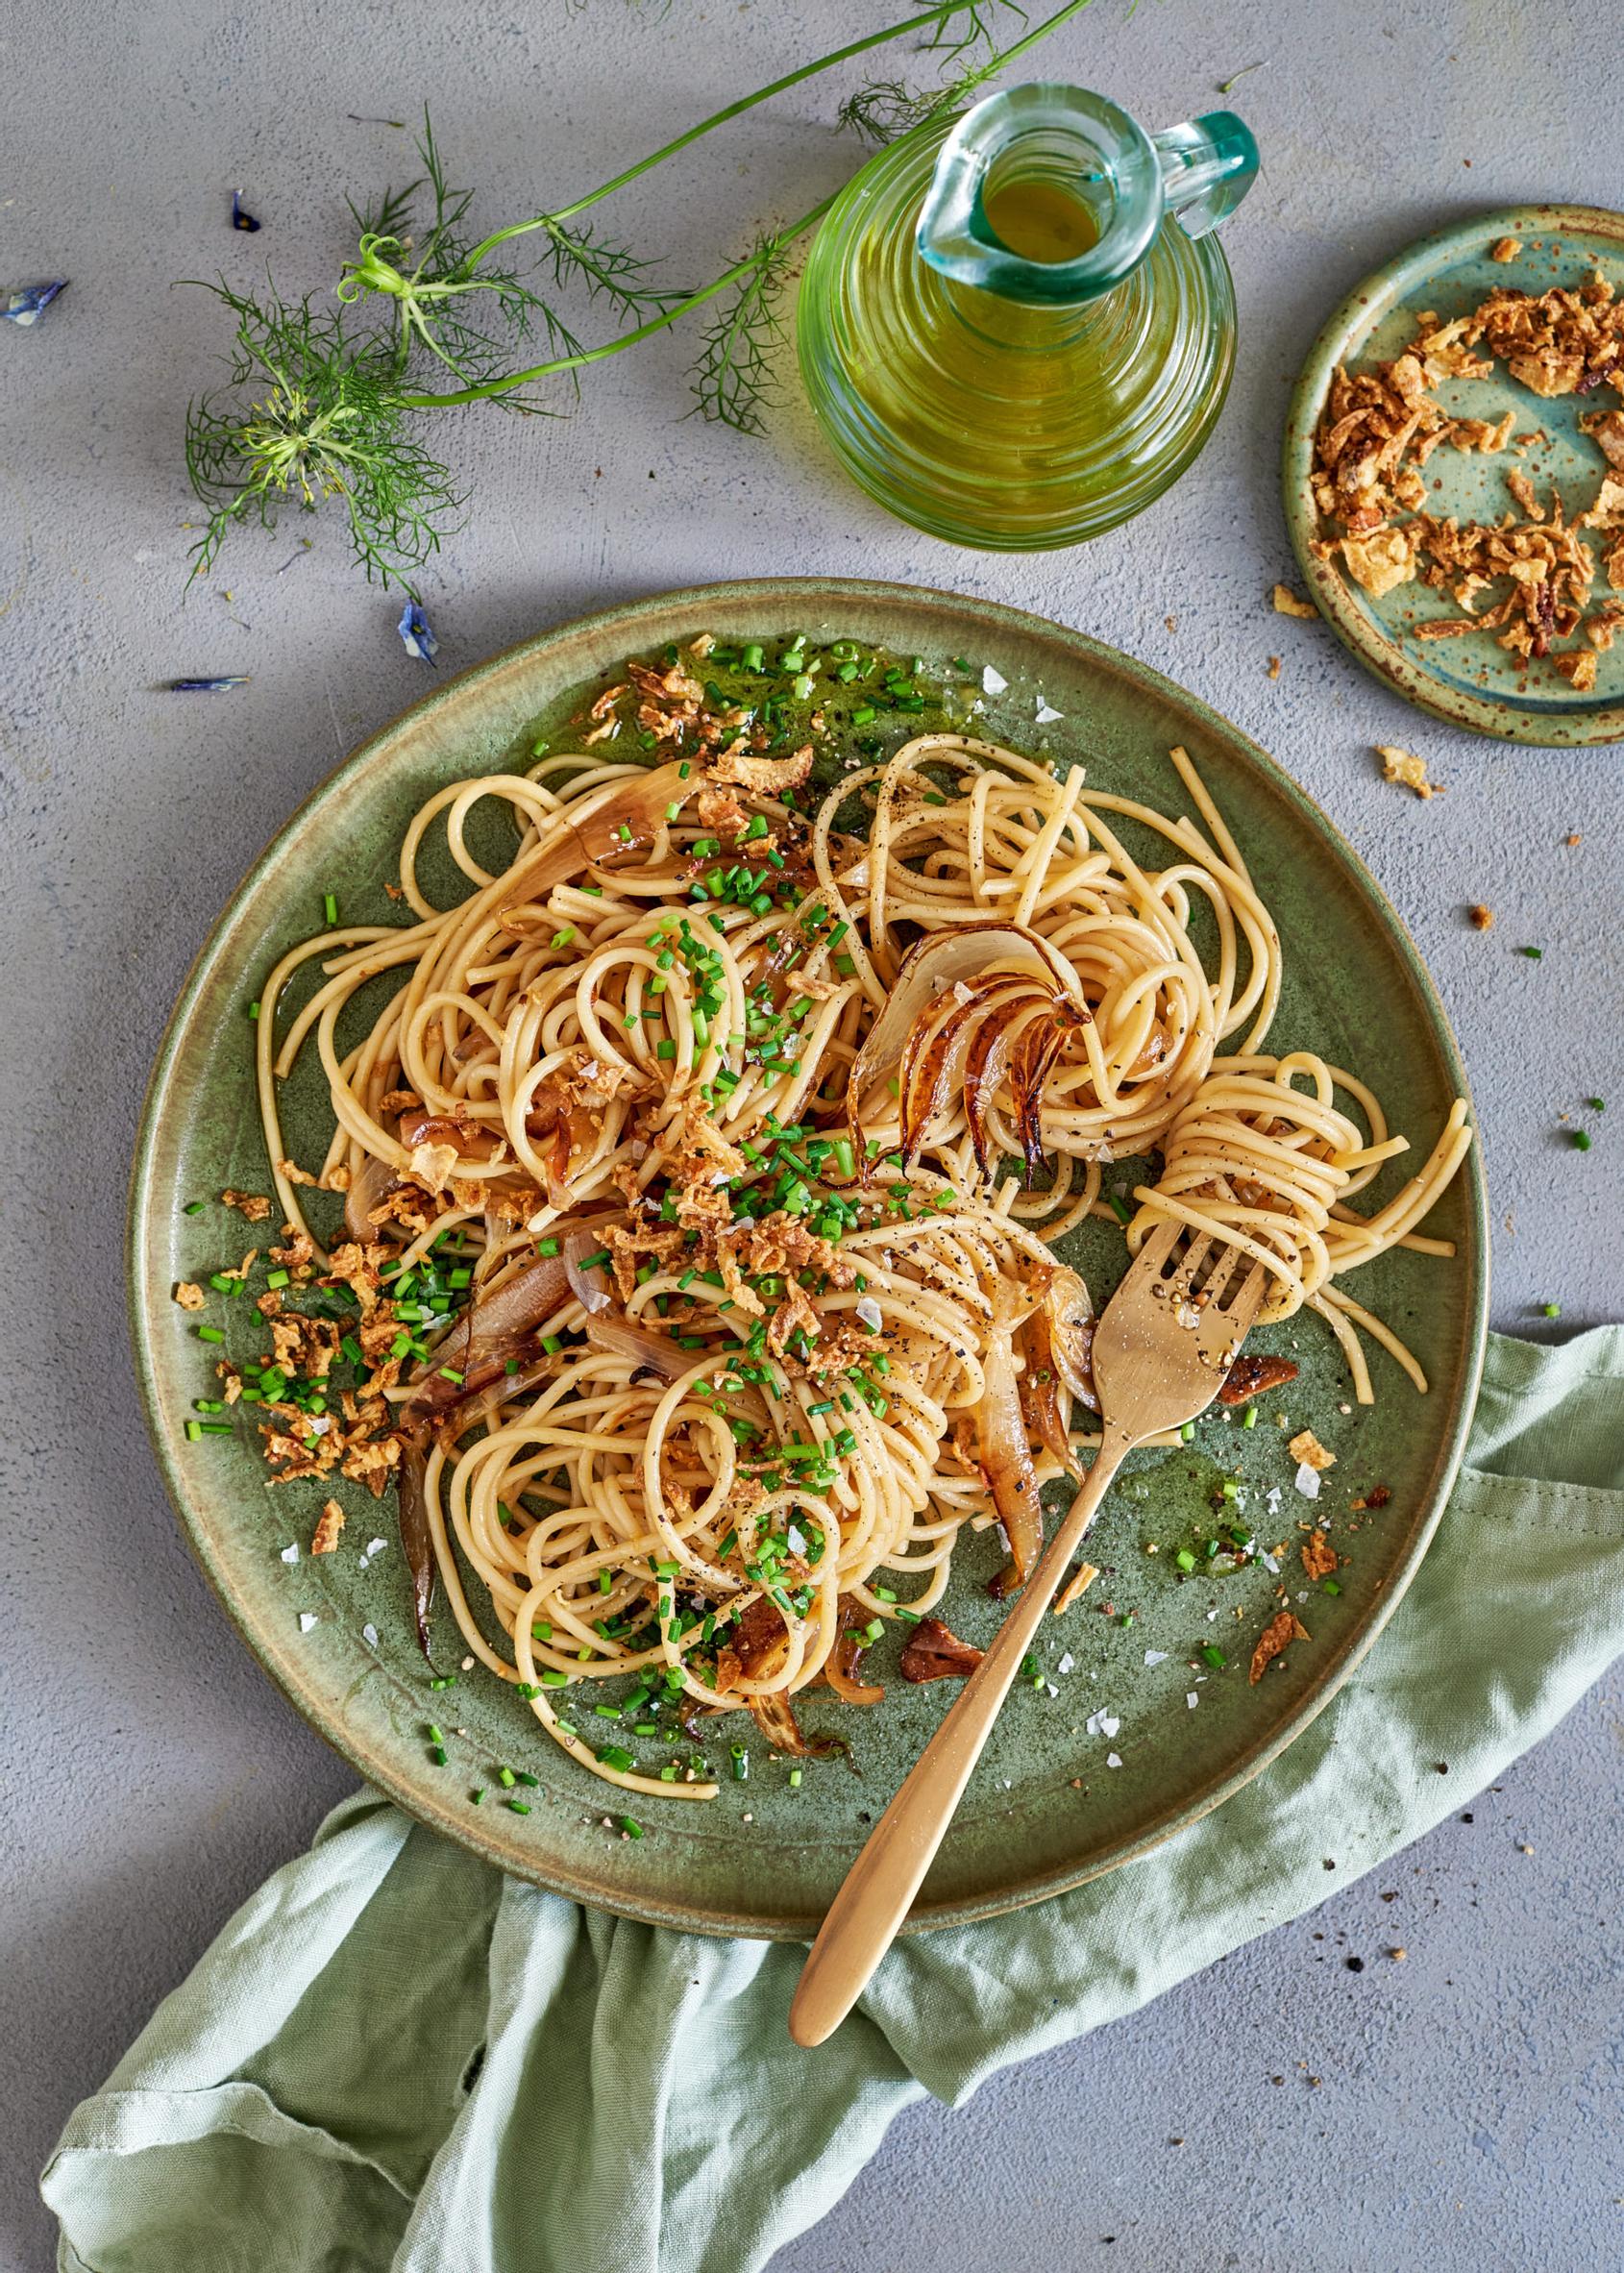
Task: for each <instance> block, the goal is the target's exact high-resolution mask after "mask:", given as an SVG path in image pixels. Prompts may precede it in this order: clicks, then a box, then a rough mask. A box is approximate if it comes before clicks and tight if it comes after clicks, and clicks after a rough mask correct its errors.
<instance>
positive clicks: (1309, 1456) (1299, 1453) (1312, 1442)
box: [1286, 1428, 1337, 1470]
mask: <svg viewBox="0 0 1624 2273" xmlns="http://www.w3.org/2000/svg"><path fill="white" fill-rule="evenodd" d="M1286 1449H1287V1451H1288V1452H1290V1454H1291V1455H1292V1459H1293V1460H1294V1461H1295V1462H1296V1463H1297V1465H1298V1466H1299V1467H1300V1468H1317V1469H1320V1470H1324V1469H1327V1468H1335V1467H1336V1465H1337V1455H1336V1454H1335V1453H1334V1452H1328V1451H1327V1450H1326V1448H1325V1446H1324V1445H1322V1444H1321V1443H1320V1442H1319V1439H1318V1438H1317V1437H1316V1435H1315V1433H1314V1431H1313V1429H1312V1428H1304V1429H1299V1430H1298V1432H1297V1434H1296V1435H1295V1436H1294V1437H1293V1438H1292V1441H1291V1443H1290V1444H1289V1445H1287V1447H1286Z"/></svg>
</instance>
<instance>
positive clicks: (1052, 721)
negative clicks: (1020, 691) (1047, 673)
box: [1038, 695, 1066, 726]
mask: <svg viewBox="0 0 1624 2273" xmlns="http://www.w3.org/2000/svg"><path fill="white" fill-rule="evenodd" d="M1065 715H1066V713H1065V711H1064V710H1055V709H1053V708H1051V707H1050V705H1049V704H1047V703H1046V702H1045V701H1044V699H1043V697H1042V696H1041V695H1040V696H1039V698H1038V724H1039V726H1057V725H1058V724H1059V723H1060V721H1061V720H1062V719H1063V718H1064V717H1065Z"/></svg>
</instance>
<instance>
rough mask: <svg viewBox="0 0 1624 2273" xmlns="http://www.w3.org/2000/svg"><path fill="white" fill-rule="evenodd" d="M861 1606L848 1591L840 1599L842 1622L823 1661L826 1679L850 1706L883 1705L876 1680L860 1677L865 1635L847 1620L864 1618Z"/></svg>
mask: <svg viewBox="0 0 1624 2273" xmlns="http://www.w3.org/2000/svg"><path fill="white" fill-rule="evenodd" d="M862 1615H863V1613H862V1610H861V1608H860V1607H859V1605H858V1604H857V1603H855V1602H854V1601H853V1600H852V1599H851V1596H850V1595H849V1594H842V1596H841V1598H840V1624H839V1627H838V1628H837V1630H836V1633H835V1638H834V1647H833V1649H831V1650H830V1652H829V1654H828V1657H827V1658H826V1660H825V1661H824V1680H825V1681H826V1682H827V1683H828V1685H829V1687H830V1688H831V1689H832V1690H833V1691H834V1692H835V1694H836V1696H838V1697H844V1698H845V1700H846V1702H847V1703H848V1704H849V1705H883V1704H884V1702H885V1690H884V1687H883V1685H882V1684H881V1683H879V1682H877V1681H864V1680H862V1679H860V1678H859V1676H860V1674H861V1671H862V1659H863V1648H864V1643H863V1638H862V1635H861V1634H860V1633H859V1632H858V1630H857V1628H856V1627H855V1626H852V1625H849V1623H848V1622H847V1621H848V1620H849V1619H850V1618H861V1617H862Z"/></svg>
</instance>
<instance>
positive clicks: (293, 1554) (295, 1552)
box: [282, 1545, 299, 1563]
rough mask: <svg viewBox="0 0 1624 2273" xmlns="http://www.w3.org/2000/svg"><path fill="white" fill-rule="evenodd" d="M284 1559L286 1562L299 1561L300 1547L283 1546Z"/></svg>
mask: <svg viewBox="0 0 1624 2273" xmlns="http://www.w3.org/2000/svg"><path fill="white" fill-rule="evenodd" d="M282 1559H283V1562H284V1563H297V1562H298V1560H299V1549H298V1547H297V1546H296V1545H295V1546H290V1547H283V1550H282Z"/></svg>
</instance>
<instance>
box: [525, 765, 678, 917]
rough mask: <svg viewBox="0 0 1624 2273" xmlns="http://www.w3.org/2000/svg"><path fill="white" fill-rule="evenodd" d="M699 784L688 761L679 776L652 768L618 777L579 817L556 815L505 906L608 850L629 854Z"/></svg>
mask: <svg viewBox="0 0 1624 2273" xmlns="http://www.w3.org/2000/svg"><path fill="white" fill-rule="evenodd" d="M704 786H705V778H704V776H703V775H702V774H701V771H700V769H699V767H698V766H693V765H690V767H689V768H688V772H687V778H683V770H682V768H681V766H680V765H678V764H677V763H675V762H674V763H673V764H671V765H665V766H655V767H654V769H653V771H652V773H648V774H640V775H637V776H634V777H633V778H631V779H630V780H627V781H620V782H617V783H616V784H615V786H614V787H613V788H612V789H611V790H610V792H609V794H608V796H607V797H606V798H604V799H603V803H601V804H597V805H595V806H594V807H593V809H592V811H591V812H590V813H588V814H586V815H585V816H584V817H583V818H582V819H581V820H580V821H578V822H577V821H573V820H571V819H569V818H568V816H567V815H565V814H563V813H560V814H558V815H557V816H556V823H555V827H556V833H555V834H554V831H553V829H551V828H550V829H549V832H548V842H547V843H546V844H544V845H542V846H541V847H540V848H539V849H538V850H537V851H536V852H533V853H532V854H531V856H530V858H529V860H528V861H527V862H526V863H525V865H524V866H523V867H522V868H521V869H520V870H519V871H518V873H517V875H516V876H515V877H513V879H512V882H511V884H510V885H509V887H508V894H507V901H506V903H505V904H506V906H508V907H517V906H521V905H523V903H524V902H526V901H527V900H534V899H537V898H539V897H540V895H541V894H542V893H544V892H551V891H552V889H553V887H554V884H567V883H570V882H572V881H573V880H574V879H575V878H576V877H580V876H582V875H584V874H585V872H586V870H587V869H588V868H589V867H590V866H591V865H592V863H593V861H595V860H603V859H606V858H607V857H608V855H609V854H610V853H611V852H637V851H639V850H640V849H641V847H643V846H644V845H650V844H652V842H653V840H654V835H655V832H656V830H658V828H660V827H661V825H662V824H663V823H664V821H665V818H666V808H667V807H668V806H669V805H681V804H685V803H687V801H688V799H689V798H691V797H695V796H697V795H698V794H699V792H700V791H701V789H702V788H703V787H704Z"/></svg>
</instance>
